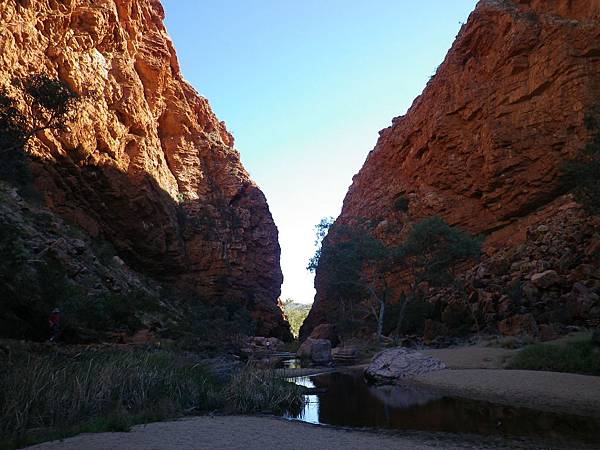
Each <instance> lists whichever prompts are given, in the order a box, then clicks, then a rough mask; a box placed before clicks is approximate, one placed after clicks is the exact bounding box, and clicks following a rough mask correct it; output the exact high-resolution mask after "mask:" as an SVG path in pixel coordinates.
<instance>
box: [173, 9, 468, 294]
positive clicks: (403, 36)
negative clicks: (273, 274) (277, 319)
mask: <svg viewBox="0 0 600 450" xmlns="http://www.w3.org/2000/svg"><path fill="white" fill-rule="evenodd" d="M475 4H476V0H451V1H448V0H420V1H418V2H417V1H409V0H369V1H364V0H302V1H298V0H210V1H209V0H163V5H164V7H165V11H166V26H167V29H168V31H169V34H170V35H171V37H172V38H173V41H174V43H175V48H176V49H177V53H178V56H179V61H180V63H181V69H182V72H183V75H184V77H185V78H186V79H187V80H188V81H189V82H190V83H191V84H192V85H193V86H194V87H195V88H196V89H197V90H198V91H199V92H200V93H201V94H202V95H203V96H205V97H206V98H208V100H209V101H210V104H211V106H212V108H213V110H214V111H215V113H216V114H217V116H218V117H219V119H220V120H224V121H225V122H226V123H227V127H228V128H229V130H230V131H231V132H232V133H233V135H234V137H235V139H236V148H237V149H238V150H239V151H240V153H241V156H242V162H243V163H244V166H245V167H246V169H247V170H248V171H249V172H250V174H251V176H252V178H253V179H254V180H255V181H256V182H257V183H258V184H259V186H260V187H261V188H262V189H263V191H264V192H265V195H266V196H267V200H268V202H269V206H270V208H271V212H272V213H273V217H274V218H275V222H276V223H277V226H278V228H279V233H280V243H281V247H282V255H281V265H282V269H283V274H284V278H285V280H284V284H283V286H282V296H283V297H284V298H287V297H292V298H294V299H295V300H296V301H299V302H302V303H310V302H312V300H313V296H314V290H313V277H312V275H311V274H309V273H308V272H307V271H306V269H305V267H306V265H307V263H308V259H309V258H310V256H312V254H313V253H314V247H313V241H314V230H313V227H314V225H315V224H316V223H317V222H319V220H320V219H321V218H322V217H325V216H337V215H338V214H339V212H340V209H341V206H342V201H343V198H344V196H345V194H346V191H347V189H348V187H349V186H350V184H351V182H352V176H353V175H354V174H355V173H356V172H358V170H359V169H360V167H361V165H362V163H363V162H364V160H365V158H366V156H367V154H368V152H369V151H370V150H371V149H372V148H373V146H374V145H375V142H376V140H377V137H378V132H379V130H380V129H382V128H385V127H387V126H389V125H390V123H391V120H392V118H393V117H395V116H398V115H402V114H404V113H405V112H406V110H407V109H408V107H410V105H411V103H412V101H413V100H414V98H415V97H416V96H417V95H419V94H420V93H421V92H422V90H423V88H424V87H425V84H426V82H427V80H428V79H429V77H430V76H431V75H432V74H433V73H434V72H435V69H436V67H437V66H438V65H439V64H440V63H441V62H442V61H443V59H444V56H445V54H446V52H447V51H448V49H449V48H450V46H451V45H452V42H453V40H454V37H455V36H456V34H457V32H458V30H459V29H460V25H461V23H462V22H466V20H467V17H468V15H469V13H470V12H471V11H472V10H473V8H474V7H475Z"/></svg>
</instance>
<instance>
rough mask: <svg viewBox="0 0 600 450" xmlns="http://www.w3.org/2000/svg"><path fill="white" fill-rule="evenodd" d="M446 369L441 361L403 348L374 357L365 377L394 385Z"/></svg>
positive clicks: (393, 349)
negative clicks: (403, 380) (407, 379)
mask: <svg viewBox="0 0 600 450" xmlns="http://www.w3.org/2000/svg"><path fill="white" fill-rule="evenodd" d="M445 368H446V364H444V362H442V361H440V360H439V359H435V358H432V357H431V356H426V355H424V354H423V353H420V352H417V351H415V350H410V349H407V348H403V347H398V348H391V349H387V350H384V351H382V352H380V353H378V354H377V355H375V356H374V357H373V360H372V361H371V364H369V367H367V368H366V370H365V377H366V378H367V379H368V380H369V381H372V382H376V383H381V384H392V383H396V382H398V381H400V380H402V379H406V378H412V377H415V376H418V375H423V374H426V373H429V372H433V371H436V370H442V369H445Z"/></svg>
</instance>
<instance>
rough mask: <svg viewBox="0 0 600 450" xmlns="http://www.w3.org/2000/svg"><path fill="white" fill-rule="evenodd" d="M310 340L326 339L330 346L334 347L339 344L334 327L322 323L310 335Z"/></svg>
mask: <svg viewBox="0 0 600 450" xmlns="http://www.w3.org/2000/svg"><path fill="white" fill-rule="evenodd" d="M310 338H311V339H327V340H329V341H330V342H331V345H333V346H336V345H338V344H339V343H340V339H339V337H338V335H337V332H336V330H335V325H331V324H329V323H322V324H321V325H317V326H316V327H315V328H314V330H312V333H310Z"/></svg>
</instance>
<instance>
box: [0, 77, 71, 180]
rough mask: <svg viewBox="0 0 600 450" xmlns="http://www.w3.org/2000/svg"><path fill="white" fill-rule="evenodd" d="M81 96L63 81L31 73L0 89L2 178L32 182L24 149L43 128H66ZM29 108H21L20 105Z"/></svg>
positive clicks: (53, 129) (44, 129)
mask: <svg viewBox="0 0 600 450" xmlns="http://www.w3.org/2000/svg"><path fill="white" fill-rule="evenodd" d="M79 101H80V96H79V95H78V94H77V93H75V92H74V91H73V90H71V88H70V87H69V86H68V85H67V84H66V83H64V82H63V81H61V80H56V79H52V78H50V77H48V76H46V75H31V76H29V77H27V78H26V79H24V80H18V79H17V80H14V81H13V89H12V93H11V92H10V91H9V90H8V89H7V88H6V87H5V88H2V89H0V157H2V160H3V164H2V167H1V168H0V178H1V179H4V180H5V181H8V182H10V183H12V184H16V185H17V186H21V187H22V186H23V185H24V184H26V183H27V182H28V181H29V176H28V172H27V164H26V154H25V150H26V148H27V144H28V142H29V141H30V139H31V138H32V137H34V136H35V135H36V134H37V133H40V132H42V131H46V130H51V131H60V130H64V129H65V127H66V125H67V124H68V122H69V121H70V120H71V119H72V117H73V112H74V110H75V106H76V105H77V103H78V102H79ZM20 103H21V104H24V105H27V107H19V104H20Z"/></svg>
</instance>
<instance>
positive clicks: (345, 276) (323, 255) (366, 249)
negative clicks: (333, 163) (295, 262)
mask: <svg viewBox="0 0 600 450" xmlns="http://www.w3.org/2000/svg"><path fill="white" fill-rule="evenodd" d="M326 223H329V222H326ZM322 224H323V221H322V222H321V224H319V225H318V226H317V230H318V231H319V232H320V231H321V228H322V227H321V225H322ZM328 230H329V233H328V234H327V236H326V238H325V239H324V240H323V245H322V246H321V247H320V248H318V249H317V252H316V253H315V256H313V258H312V259H311V261H310V263H309V266H308V269H309V270H311V271H314V270H316V268H317V266H320V265H323V267H325V268H326V269H325V270H326V286H327V289H328V293H327V294H328V295H333V292H332V291H333V290H338V289H342V295H343V296H348V297H350V298H351V297H352V296H356V295H359V296H363V297H365V298H367V299H368V300H374V301H375V304H376V307H377V310H375V307H372V308H373V315H374V317H375V318H376V321H377V336H378V338H379V339H380V338H381V335H382V333H383V325H384V320H385V310H386V305H387V304H388V303H389V302H390V301H392V300H395V301H396V302H401V307H400V309H399V315H398V320H397V327H396V331H397V333H399V332H400V328H401V325H402V321H403V318H404V313H405V310H406V306H407V304H408V303H409V302H411V301H414V300H415V299H417V297H418V295H419V292H418V291H419V285H420V284H421V283H423V282H427V283H428V284H429V285H433V286H440V285H447V284H450V283H452V282H453V281H454V279H455V272H456V269H457V268H458V266H459V265H460V264H464V263H466V262H467V261H469V260H472V259H475V258H477V257H478V256H479V254H480V251H481V250H480V248H481V240H480V239H478V238H476V237H473V236H472V235H470V234H468V233H466V232H463V231H461V230H458V229H456V228H453V227H450V226H449V225H448V224H446V223H445V222H444V221H443V220H442V219H441V218H439V217H435V216H434V217H430V218H426V219H423V220H421V221H419V222H417V223H415V224H414V225H413V226H412V228H411V229H410V231H409V232H408V234H407V236H406V238H405V239H404V240H403V241H402V243H401V244H399V245H390V244H388V243H386V242H384V241H383V240H382V239H379V238H377V237H375V236H373V230H372V228H371V227H370V222H369V221H366V220H356V221H355V222H354V224H353V225H345V224H340V225H335V226H333V227H332V226H331V225H329V227H328ZM393 286H399V288H398V287H396V288H394V287H393Z"/></svg>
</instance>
